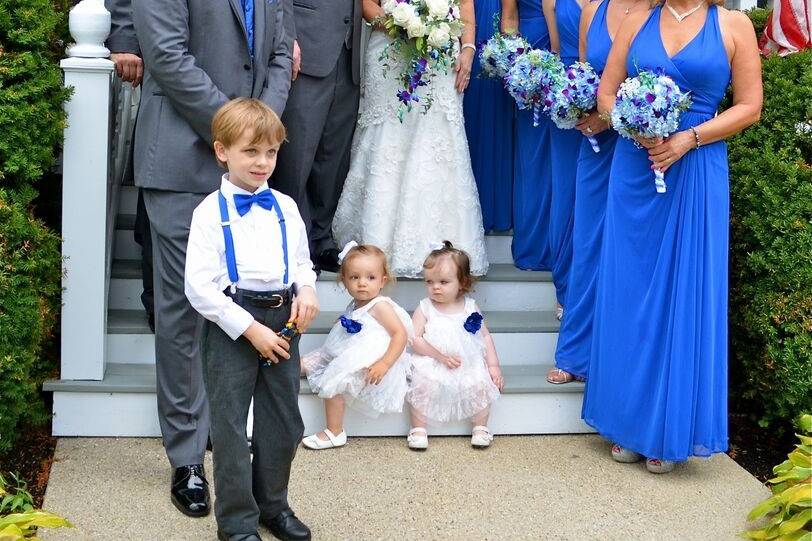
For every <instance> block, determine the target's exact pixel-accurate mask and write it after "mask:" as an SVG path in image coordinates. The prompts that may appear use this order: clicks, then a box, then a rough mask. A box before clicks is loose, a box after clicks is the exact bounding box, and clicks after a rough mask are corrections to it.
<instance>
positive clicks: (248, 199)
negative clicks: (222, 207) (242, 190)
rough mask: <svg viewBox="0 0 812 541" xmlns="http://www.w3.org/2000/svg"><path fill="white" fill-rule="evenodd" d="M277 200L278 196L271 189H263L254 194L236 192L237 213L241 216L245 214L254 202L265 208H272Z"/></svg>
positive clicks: (235, 204)
mask: <svg viewBox="0 0 812 541" xmlns="http://www.w3.org/2000/svg"><path fill="white" fill-rule="evenodd" d="M275 202H276V198H275V197H274V196H273V192H271V190H263V191H261V192H259V193H255V194H253V195H245V194H239V193H238V194H234V206H235V207H237V213H238V214H239V215H240V216H245V215H246V214H247V213H248V211H249V210H251V205H253V204H254V203H256V204H257V205H259V206H260V207H262V208H264V209H265V210H271V209H272V208H273V206H274V203H275Z"/></svg>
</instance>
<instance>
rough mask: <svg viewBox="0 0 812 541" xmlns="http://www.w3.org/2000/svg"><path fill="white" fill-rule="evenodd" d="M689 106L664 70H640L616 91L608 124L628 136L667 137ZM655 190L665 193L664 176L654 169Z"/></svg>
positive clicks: (688, 98)
mask: <svg viewBox="0 0 812 541" xmlns="http://www.w3.org/2000/svg"><path fill="white" fill-rule="evenodd" d="M690 106H691V96H690V95H689V94H688V93H687V92H683V91H682V90H680V87H679V86H677V83H675V82H674V80H673V79H671V78H670V77H669V76H667V75H666V74H665V70H663V69H662V68H658V69H657V70H656V71H648V70H646V71H641V72H640V73H639V74H638V75H637V77H629V78H628V79H626V80H625V81H623V84H622V85H620V89H619V90H618V91H617V99H616V100H615V107H614V109H612V127H614V128H615V130H617V132H618V133H619V134H620V135H622V136H623V137H626V138H628V139H634V138H635V136H637V137H649V138H653V137H668V136H669V135H671V134H672V133H674V132H676V131H677V129H678V128H679V118H680V115H682V112H683V111H686V110H687V109H688V108H689V107H690ZM654 185H655V186H656V188H657V193H665V175H664V174H663V172H662V171H659V170H656V171H654Z"/></svg>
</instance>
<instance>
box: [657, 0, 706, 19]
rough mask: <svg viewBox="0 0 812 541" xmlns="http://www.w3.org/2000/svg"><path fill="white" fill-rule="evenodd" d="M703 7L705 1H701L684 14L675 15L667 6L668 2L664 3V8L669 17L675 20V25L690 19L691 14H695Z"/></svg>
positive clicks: (674, 10) (673, 10)
mask: <svg viewBox="0 0 812 541" xmlns="http://www.w3.org/2000/svg"><path fill="white" fill-rule="evenodd" d="M704 5H705V0H702V1H701V2H699V3H698V4H697V5H695V6H694V7H692V8H691V9H689V10H688V11H686V12H685V13H677V10H676V9H674V8H672V7H671V6H669V5H668V2H665V7H666V8H668V11H670V12H671V15H673V16H674V18H675V19H676V20H677V23H681V22H682V21H684V20H685V19H686V18H688V17H690V16H691V15H692V14H694V13H696V12H697V10H698V9H699V8H701V7H702V6H704Z"/></svg>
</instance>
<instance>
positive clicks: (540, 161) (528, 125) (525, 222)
mask: <svg viewBox="0 0 812 541" xmlns="http://www.w3.org/2000/svg"><path fill="white" fill-rule="evenodd" d="M518 7H519V32H521V34H522V35H523V36H524V37H525V38H526V39H527V41H529V42H530V45H532V46H533V47H535V48H537V49H549V48H550V35H549V32H548V30H547V21H546V20H545V19H544V13H543V12H542V11H541V0H518ZM515 134H516V137H515V140H514V160H513V163H514V168H513V174H514V177H513V182H514V184H513V262H514V264H515V265H516V266H517V267H519V268H520V269H525V270H550V268H551V265H552V258H551V257H550V239H549V229H550V196H551V184H550V183H551V179H550V177H551V176H552V169H551V166H550V120H549V118H548V117H546V116H545V115H541V118H540V119H539V125H538V126H536V127H534V126H533V111H532V110H526V111H517V112H516V128H515Z"/></svg>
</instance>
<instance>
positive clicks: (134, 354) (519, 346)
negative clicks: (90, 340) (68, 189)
mask: <svg viewBox="0 0 812 541" xmlns="http://www.w3.org/2000/svg"><path fill="white" fill-rule="evenodd" d="M325 337H326V335H324V334H306V335H304V336H302V341H301V345H300V348H301V351H302V352H308V351H312V350H314V349H316V348H317V347H319V345H321V344H322V342H323V341H324V339H325ZM493 337H494V344H495V345H496V352H497V353H498V354H499V360H500V362H501V363H502V364H503V365H519V364H538V363H545V364H546V363H551V362H552V359H553V356H554V355H555V345H556V340H557V338H558V335H557V334H556V333H493ZM107 362H108V363H126V364H144V363H150V364H154V363H155V338H154V336H153V335H151V334H108V335H107Z"/></svg>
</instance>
